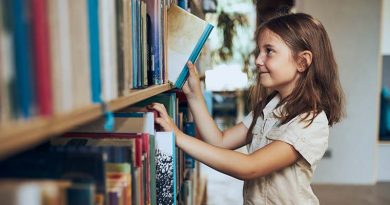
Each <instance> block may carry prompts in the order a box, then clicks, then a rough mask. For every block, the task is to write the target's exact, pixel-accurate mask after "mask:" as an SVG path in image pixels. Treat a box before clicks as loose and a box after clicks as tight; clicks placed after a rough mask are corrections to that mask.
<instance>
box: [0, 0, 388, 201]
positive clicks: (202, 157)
mask: <svg viewBox="0 0 390 205" xmlns="http://www.w3.org/2000/svg"><path fill="white" fill-rule="evenodd" d="M298 13H305V14H309V15H310V16H312V17H313V18H314V19H316V22H317V20H318V22H321V23H319V24H322V25H323V27H324V28H325V30H326V32H327V35H328V37H327V38H329V41H330V43H331V46H332V47H331V49H332V50H333V54H334V59H335V62H336V64H337V68H338V78H339V82H340V87H341V90H342V93H343V95H344V99H345V105H344V109H345V114H344V116H343V117H342V118H341V120H340V122H338V123H336V124H334V125H333V124H331V125H329V126H328V124H327V126H326V129H327V131H328V133H327V135H326V143H325V145H326V146H325V145H324V146H323V147H325V148H323V151H320V150H314V149H312V150H314V151H313V152H314V153H320V154H319V155H320V156H319V157H320V158H319V159H318V161H315V163H314V164H313V162H312V160H311V159H310V158H307V156H311V155H310V154H312V153H305V151H302V149H301V147H297V145H296V144H294V143H295V141H294V140H293V142H291V143H290V142H286V141H284V140H282V137H281V138H280V140H278V139H276V140H275V139H271V138H270V137H269V136H268V135H271V134H274V133H275V132H276V131H274V133H271V132H273V131H272V130H277V131H279V130H281V129H279V128H280V127H283V125H284V124H285V123H282V124H281V125H280V124H277V125H270V130H271V131H264V133H263V131H261V134H258V133H257V134H256V133H255V131H254V130H256V129H257V128H256V127H259V130H260V129H262V130H264V129H265V128H264V127H267V126H268V124H267V119H268V118H267V116H266V114H263V113H266V111H265V110H266V109H267V107H268V105H269V104H271V103H272V102H273V101H274V100H273V99H272V100H271V98H270V99H268V98H269V96H271V95H272V93H276V95H278V94H277V93H278V91H279V90H278V89H279V87H278V88H275V89H274V90H272V88H267V96H264V101H261V99H260V100H259V101H256V102H258V105H259V106H255V109H253V106H251V100H250V99H252V98H253V95H254V92H253V90H254V88H256V87H257V84H258V85H260V84H262V82H261V79H264V75H263V77H262V74H261V71H260V70H261V69H260V68H259V67H261V66H259V63H258V62H259V58H260V56H261V49H263V48H262V47H261V46H259V45H261V43H259V42H258V41H260V40H259V39H263V38H260V37H258V36H256V35H259V36H261V35H263V34H261V33H265V31H264V30H272V29H270V28H271V27H270V25H271V23H275V22H276V21H277V20H280V19H281V18H283V16H288V15H294V14H298ZM297 22H298V21H297ZM290 23H291V22H290ZM294 23H296V22H293V23H291V24H294ZM297 24H299V22H298V23H297ZM267 26H268V27H267ZM279 26H280V25H279ZM258 28H260V29H258ZM264 28H265V29H264ZM262 29H263V30H262ZM290 29H291V28H290ZM271 32H272V31H271ZM310 32H311V31H307V32H305V33H310ZM276 33H277V32H275V33H273V34H276ZM286 33H287V32H286ZM290 33H291V32H290ZM290 33H288V34H290ZM313 33H314V32H313ZM276 35H278V34H276ZM286 36H287V35H286ZM278 37H279V38H278V39H280V40H282V41H281V42H284V45H287V47H289V46H290V45H291V44H289V43H291V42H287V41H286V40H284V39H285V37H281V36H278ZM298 37H301V38H302V39H303V41H305V39H304V37H302V36H298ZM286 38H287V37H286ZM283 40H284V41H283ZM273 42H275V41H273ZM258 44H259V45H258ZM318 44H319V45H321V44H320V43H318ZM258 47H260V48H258ZM270 47H271V48H272V49H273V48H274V47H272V45H271V46H270ZM290 48H291V47H290ZM276 49H279V48H278V47H276ZM258 50H259V51H260V52H258ZM291 50H293V49H291ZM267 52H268V47H267ZM294 52H295V51H294ZM309 52H310V54H311V51H309ZM273 54H274V51H273V50H272V54H267V58H269V59H271V58H272V57H273ZM274 55H275V56H277V55H279V53H278V50H276V52H275V54H274ZM320 55H325V54H324V53H321V54H320ZM270 56H271V57H270ZM313 56H314V57H315V56H316V55H313ZM311 57H312V56H310V58H311ZM314 57H313V61H312V62H315V61H316V60H317V59H316V58H314ZM264 58H266V57H264ZM275 58H276V57H275ZM189 61H190V62H192V63H193V65H194V66H192V65H191V64H188V62H189ZM270 62H271V60H270ZM264 64H266V63H264ZM309 64H310V63H309ZM313 64H314V63H313ZM268 65H271V64H268ZM274 65H276V64H274ZM271 66H272V65H271ZM309 66H310V65H309ZM313 67H314V66H313ZM309 68H312V67H309ZM194 69H195V70H194ZM267 69H268V68H267ZM270 70H271V71H269V72H270V73H272V68H270ZM305 72H306V71H305ZM325 72H326V71H325ZM300 74H301V73H299V75H300ZM267 75H268V74H267ZM302 76H306V75H302ZM194 77H195V78H194ZM191 80H192V81H194V82H190V81H191ZM257 80H259V83H258V81H257ZM316 80H317V81H325V80H324V79H316ZM191 83H192V84H191ZM192 85H198V87H199V91H200V92H199V93H200V94H199V93H198V94H199V96H200V98H199V99H201V102H200V101H196V100H197V99H195V97H194V96H195V94H194V93H196V91H197V90H196V88H195V89H194V88H193V87H192ZM262 85H263V84H262ZM264 87H266V85H265V84H264ZM194 90H195V91H194ZM328 91H329V90H326V91H325V92H328ZM329 92H330V91H329ZM270 93H271V94H270ZM192 94H193V95H192ZM255 94H256V93H255ZM293 94H294V93H292V94H291V95H293ZM321 95H322V93H321ZM274 96H275V95H274ZM274 96H273V97H274ZM278 96H279V95H278ZM273 97H272V98H273ZM316 97H318V96H316ZM275 98H276V97H275ZM275 98H274V99H275ZM285 99H287V100H286V101H284V100H285ZM291 99H293V98H292V97H290V96H287V97H286V98H284V99H282V101H280V102H283V103H284V104H286V107H287V105H289V102H288V100H291ZM321 100H324V99H321ZM321 100H320V101H321ZM324 101H326V100H324ZM264 102H266V103H264ZM299 102H304V101H299ZM267 103H269V104H267ZM156 104H158V105H163V107H164V108H165V109H164V110H162V111H161V110H160V109H159V108H155V109H153V108H152V107H153V105H156ZM284 104H283V105H279V103H278V105H277V107H276V108H275V110H274V113H275V111H277V110H279V108H281V109H282V108H283V106H284ZM291 105H292V104H291ZM291 105H290V106H291ZM260 106H262V107H261V108H262V109H261V110H260V111H257V110H258V108H260ZM297 107H302V106H297ZM340 107H342V105H340ZM332 108H333V107H330V108H329V109H327V108H324V107H321V106H320V108H319V109H321V111H322V112H324V111H325V110H332ZM293 109H296V107H293ZM316 109H318V107H315V109H311V110H309V111H313V112H314V110H316ZM286 110H287V109H286ZM260 112H261V113H260ZM286 112H287V111H285V112H283V111H281V113H282V114H283V113H286ZM305 112H308V111H307V110H306V111H305ZM325 112H326V115H327V116H326V117H327V118H326V119H328V118H329V119H330V116H329V115H328V112H327V111H325ZM256 113H257V114H256ZM259 113H260V114H259ZM271 113H273V112H271ZM287 114H288V113H287ZM287 114H286V115H287ZM299 114H303V112H301V113H299ZM317 114H318V115H315V116H317V117H315V118H318V117H319V116H320V113H317ZM254 115H255V116H258V119H257V121H254V120H253V119H255V117H253V116H254ZM273 115H274V118H275V119H284V120H285V119H286V118H283V116H282V117H280V116H279V117H278V116H277V114H273ZM251 116H252V118H251V119H250V121H249V124H251V126H247V125H246V121H247V119H248V118H249V117H251ZM295 116H297V115H295ZM263 118H264V119H263ZM315 118H313V119H314V120H315ZM167 119H168V121H163V120H167ZM287 119H290V120H291V122H292V123H291V124H293V123H294V122H293V121H294V119H295V118H294V119H292V118H287ZM314 120H313V121H312V122H313V124H314V122H315V121H314ZM252 121H254V123H251V122H252ZM209 122H213V123H209ZM275 122H276V121H275ZM260 123H262V124H260ZM167 124H168V125H169V126H167ZM206 124H209V125H206ZM210 124H211V125H210ZM287 124H288V125H290V124H289V122H287ZM275 126H276V128H275ZM167 127H172V128H171V129H169V128H167ZM261 127H262V128H261ZM289 128H291V130H289ZM278 129H279V130H278ZM292 129H298V128H296V127H292V126H290V127H289V126H287V128H286V130H283V132H282V131H280V133H281V134H280V135H287V134H289V133H290V134H291V133H293V132H295V130H292ZM301 129H302V130H305V129H312V128H311V124H309V125H308V126H307V127H304V128H301ZM208 130H210V132H209V135H211V134H210V133H212V134H215V133H217V136H208V132H207V131H208ZM216 130H217V131H216ZM239 130H241V131H242V130H245V133H244V134H239V132H238V131H239ZM248 130H249V131H252V135H253V136H251V137H253V142H252V138H250V140H249V141H248V136H250V135H248V136H247V134H246V133H247V131H248ZM248 133H249V132H248ZM302 133H308V132H302ZM233 134H236V135H237V137H236V138H235V139H234V138H233V137H234V136H232V137H231V138H228V136H229V137H230V135H233ZM255 135H256V136H257V135H259V137H260V138H259V140H260V141H263V140H264V142H265V143H266V144H265V145H264V147H261V148H258V150H253V147H252V146H253V144H254V143H255V139H256V138H255ZM224 136H226V138H228V139H230V140H231V141H232V142H231V143H235V144H234V145H230V146H229V145H224V144H223V142H224V141H223V137H224ZM212 137H215V138H212ZM218 137H219V138H218ZM240 137H241V138H242V142H241V143H238V142H237V141H238V140H239V139H241V138H240ZM244 137H245V138H244ZM298 137H301V136H297V138H298ZM310 137H312V139H310ZM316 137H317V136H315V135H314V134H313V135H312V136H310V135H308V136H302V138H304V139H306V140H307V141H306V142H303V143H307V144H306V145H307V146H309V145H310V143H311V142H310V140H313V139H316ZM217 138H218V139H217ZM302 138H299V139H302ZM317 138H318V137H317ZM210 139H211V140H210ZM212 139H215V140H212ZM226 141H228V140H226ZM233 141H235V142H233ZM296 141H298V140H296ZM191 143H192V144H191ZM207 143H208V144H207ZM226 143H228V142H226ZM277 143H279V146H288V147H291V148H293V149H292V152H293V153H294V154H296V158H295V160H294V161H292V163H290V164H288V165H287V164H285V165H284V166H282V167H279V169H275V170H273V172H272V173H268V174H263V175H261V176H260V175H258V176H257V177H252V178H250V177H245V176H242V175H238V174H236V172H235V170H241V169H238V168H237V167H238V166H244V163H246V161H244V160H242V164H240V163H238V164H234V165H232V163H234V162H235V161H237V160H234V159H233V156H234V157H235V159H254V157H253V156H255V155H256V156H259V159H265V157H263V158H261V157H260V154H256V153H261V152H262V150H267V147H272V145H275V144H277ZM238 144H240V146H237V145H238ZM280 144H283V145H280ZM187 145H188V146H187ZM219 145H220V146H219ZM192 146H193V147H196V148H193V147H192ZM202 146H203V147H202ZM275 146H278V145H275ZM275 146H274V147H275ZM302 146H303V145H302ZM226 147H228V148H229V149H226ZM269 149H272V148H269ZM274 149H276V148H274ZM285 149H287V148H285ZM200 152H203V153H200ZM265 152H266V151H264V153H265ZM222 153H226V154H225V155H229V156H232V159H231V162H228V160H221V159H227V157H226V156H225V157H220V155H223V154H222ZM269 153H276V152H275V151H273V152H269ZM206 154H209V156H207V155H206ZM277 155H280V156H281V155H283V156H284V157H285V153H282V152H281V153H276V154H275V155H267V156H269V159H265V160H264V161H266V162H276V161H275V160H273V159H272V158H275V159H279V158H281V157H280V156H277ZM264 156H265V154H264ZM294 156H295V155H294ZM218 160H219V162H218ZM223 161H226V162H223ZM238 162H239V161H238ZM266 162H257V163H258V164H259V165H258V166H260V164H265V163H266ZM257 163H253V164H257ZM264 166H267V165H264ZM269 166H271V165H269ZM230 167H232V168H231V169H230ZM234 167H235V168H234ZM253 167H254V166H253ZM296 167H298V168H296ZM236 168H237V169H236ZM264 169H266V168H264ZM287 169H288V170H294V171H293V175H294V174H295V175H294V177H296V178H294V179H291V178H290V179H287V178H283V177H286V176H287V175H285V174H286V173H287V172H288V171H286V170H287ZM296 169H298V171H297V170H296ZM231 170H234V171H231ZM243 173H251V172H250V171H246V172H244V171H243ZM289 173H291V171H290V172H289ZM303 175H305V176H303ZM289 176H291V175H289ZM305 177H307V178H309V179H310V180H309V181H302V178H305ZM305 179H306V178H305ZM283 180H285V181H283ZM294 180H297V181H294ZM256 183H257V184H256ZM278 183H279V184H278ZM289 183H297V184H293V185H291V184H289ZM280 184H284V185H286V186H284V187H277V186H278V185H280ZM290 185H291V186H290ZM294 188H295V189H299V190H293V189H294ZM248 193H249V194H248ZM295 193H298V194H299V195H298V196H295V195H294V194H295ZM305 200H306V201H305ZM3 204H4V205H239V204H248V205H249V204H259V205H260V204H275V205H292V204H323V205H346V204H354V205H388V204H390V0H371V1H367V0H353V1H352V0H327V1H321V0H0V205H3Z"/></svg>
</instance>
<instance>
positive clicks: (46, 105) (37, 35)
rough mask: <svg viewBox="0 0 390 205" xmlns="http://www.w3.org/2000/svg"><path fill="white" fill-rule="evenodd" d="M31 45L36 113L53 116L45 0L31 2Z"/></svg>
mask: <svg viewBox="0 0 390 205" xmlns="http://www.w3.org/2000/svg"><path fill="white" fill-rule="evenodd" d="M31 14H32V43H33V59H34V60H33V62H34V70H35V86H36V87H35V93H36V95H37V103H38V105H37V107H38V113H39V114H40V115H43V116H47V115H51V114H53V103H52V102H53V98H52V87H51V70H50V51H49V29H48V17H47V7H46V0H32V2H31Z"/></svg>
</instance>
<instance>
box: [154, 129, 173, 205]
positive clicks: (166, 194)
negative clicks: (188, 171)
mask: <svg viewBox="0 0 390 205" xmlns="http://www.w3.org/2000/svg"><path fill="white" fill-rule="evenodd" d="M155 138H156V144H155V149H156V179H157V181H156V192H157V204H158V205H168V204H176V189H177V187H176V154H175V136H174V134H173V132H156V136H155Z"/></svg>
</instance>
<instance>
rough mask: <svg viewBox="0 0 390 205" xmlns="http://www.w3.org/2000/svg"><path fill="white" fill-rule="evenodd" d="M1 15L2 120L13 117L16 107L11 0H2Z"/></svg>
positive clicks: (0, 119) (0, 118) (0, 69)
mask: <svg viewBox="0 0 390 205" xmlns="http://www.w3.org/2000/svg"><path fill="white" fill-rule="evenodd" d="M1 4H2V6H1V8H0V9H1V12H0V13H1V14H0V15H1V17H0V56H1V57H0V58H1V59H0V72H1V74H0V76H1V79H0V82H1V85H0V87H1V90H0V92H1V105H0V106H1V108H0V109H1V116H0V121H1V122H3V121H8V120H10V119H12V109H13V108H14V104H13V98H12V90H11V88H12V84H14V83H15V74H14V72H15V67H14V66H15V65H14V63H13V60H14V56H13V54H14V51H13V49H14V48H13V30H12V22H11V20H12V17H11V14H12V12H11V10H12V5H11V2H10V1H9V0H1Z"/></svg>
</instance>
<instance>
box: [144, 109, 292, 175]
mask: <svg viewBox="0 0 390 205" xmlns="http://www.w3.org/2000/svg"><path fill="white" fill-rule="evenodd" d="M150 108H153V109H155V110H157V111H158V112H159V114H160V117H159V118H157V119H156V123H158V124H160V125H161V127H162V128H163V129H164V130H165V131H173V132H174V133H175V136H176V144H177V146H178V147H180V148H181V149H182V150H184V152H186V153H187V154H189V155H191V156H192V157H194V158H195V159H197V160H199V161H201V162H202V163H204V164H206V165H208V166H210V167H212V168H214V169H216V170H218V171H220V172H223V173H225V174H228V175H230V176H232V177H235V178H237V179H241V180H250V179H254V178H257V177H260V176H265V175H268V174H270V173H272V172H274V171H278V170H280V169H283V168H285V167H288V166H290V165H291V164H293V163H294V162H296V161H297V160H298V158H299V157H300V154H299V153H298V152H297V151H296V150H295V149H294V147H293V146H292V145H290V144H288V143H285V142H282V141H274V142H272V143H270V144H268V145H267V146H265V147H263V148H261V149H259V150H257V151H256V152H254V153H252V154H249V155H246V154H243V153H240V152H236V151H232V150H228V149H223V148H219V147H216V146H213V145H210V144H207V143H205V142H202V141H201V140H198V139H196V138H193V137H190V136H188V135H186V134H184V133H183V132H182V131H181V130H180V129H178V128H177V127H176V125H175V123H174V122H173V121H172V119H171V118H170V117H169V116H168V114H167V112H166V110H165V107H164V106H162V105H161V104H153V105H151V106H150Z"/></svg>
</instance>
